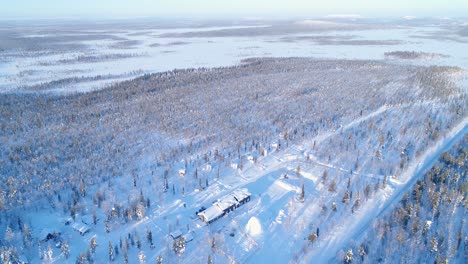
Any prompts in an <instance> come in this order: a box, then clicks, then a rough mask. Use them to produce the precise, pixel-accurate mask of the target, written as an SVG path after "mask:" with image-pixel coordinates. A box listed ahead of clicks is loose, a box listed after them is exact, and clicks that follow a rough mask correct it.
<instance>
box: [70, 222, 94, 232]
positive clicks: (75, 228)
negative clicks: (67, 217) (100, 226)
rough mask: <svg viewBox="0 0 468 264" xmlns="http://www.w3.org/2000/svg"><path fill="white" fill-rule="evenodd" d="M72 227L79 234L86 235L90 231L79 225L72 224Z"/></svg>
mask: <svg viewBox="0 0 468 264" xmlns="http://www.w3.org/2000/svg"><path fill="white" fill-rule="evenodd" d="M72 227H73V229H74V230H76V231H78V232H79V233H80V234H86V233H87V232H89V230H90V229H89V227H87V226H85V225H82V224H79V223H74V224H73V225H72Z"/></svg>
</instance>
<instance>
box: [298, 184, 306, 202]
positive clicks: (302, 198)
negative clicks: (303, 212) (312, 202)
mask: <svg viewBox="0 0 468 264" xmlns="http://www.w3.org/2000/svg"><path fill="white" fill-rule="evenodd" d="M304 197H305V190H304V184H302V188H301V196H300V197H299V200H301V201H304Z"/></svg>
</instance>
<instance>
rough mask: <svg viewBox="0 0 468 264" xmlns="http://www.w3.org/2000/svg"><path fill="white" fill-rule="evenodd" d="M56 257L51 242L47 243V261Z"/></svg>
mask: <svg viewBox="0 0 468 264" xmlns="http://www.w3.org/2000/svg"><path fill="white" fill-rule="evenodd" d="M53 258H54V251H52V247H51V246H50V243H49V244H47V251H46V252H45V258H44V259H45V260H46V261H50V262H51V261H52V260H53Z"/></svg>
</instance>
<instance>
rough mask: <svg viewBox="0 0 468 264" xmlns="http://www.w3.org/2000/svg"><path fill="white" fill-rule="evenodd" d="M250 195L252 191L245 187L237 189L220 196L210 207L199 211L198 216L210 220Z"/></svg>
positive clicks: (206, 220)
mask: <svg viewBox="0 0 468 264" xmlns="http://www.w3.org/2000/svg"><path fill="white" fill-rule="evenodd" d="M249 196H250V192H249V191H248V190H247V189H245V188H243V189H238V190H235V191H234V192H232V193H230V194H228V195H225V196H223V197H222V198H220V199H219V200H218V201H217V202H216V203H214V204H213V205H212V206H210V207H209V208H208V209H205V210H204V211H202V212H200V213H198V216H200V217H201V218H202V219H203V221H205V222H210V221H212V220H214V219H216V218H218V217H219V216H221V215H223V214H224V212H225V211H226V210H227V209H228V208H230V207H232V206H233V205H236V204H238V203H239V201H242V200H244V199H246V198H247V197H249Z"/></svg>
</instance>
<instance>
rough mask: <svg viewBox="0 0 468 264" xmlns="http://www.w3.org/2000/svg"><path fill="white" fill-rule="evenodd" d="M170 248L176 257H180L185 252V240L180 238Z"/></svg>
mask: <svg viewBox="0 0 468 264" xmlns="http://www.w3.org/2000/svg"><path fill="white" fill-rule="evenodd" d="M172 248H173V249H174V252H175V253H176V254H177V255H179V256H180V255H182V254H183V253H184V252H185V238H184V237H183V236H180V237H179V239H177V240H174V243H173V245H172Z"/></svg>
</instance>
